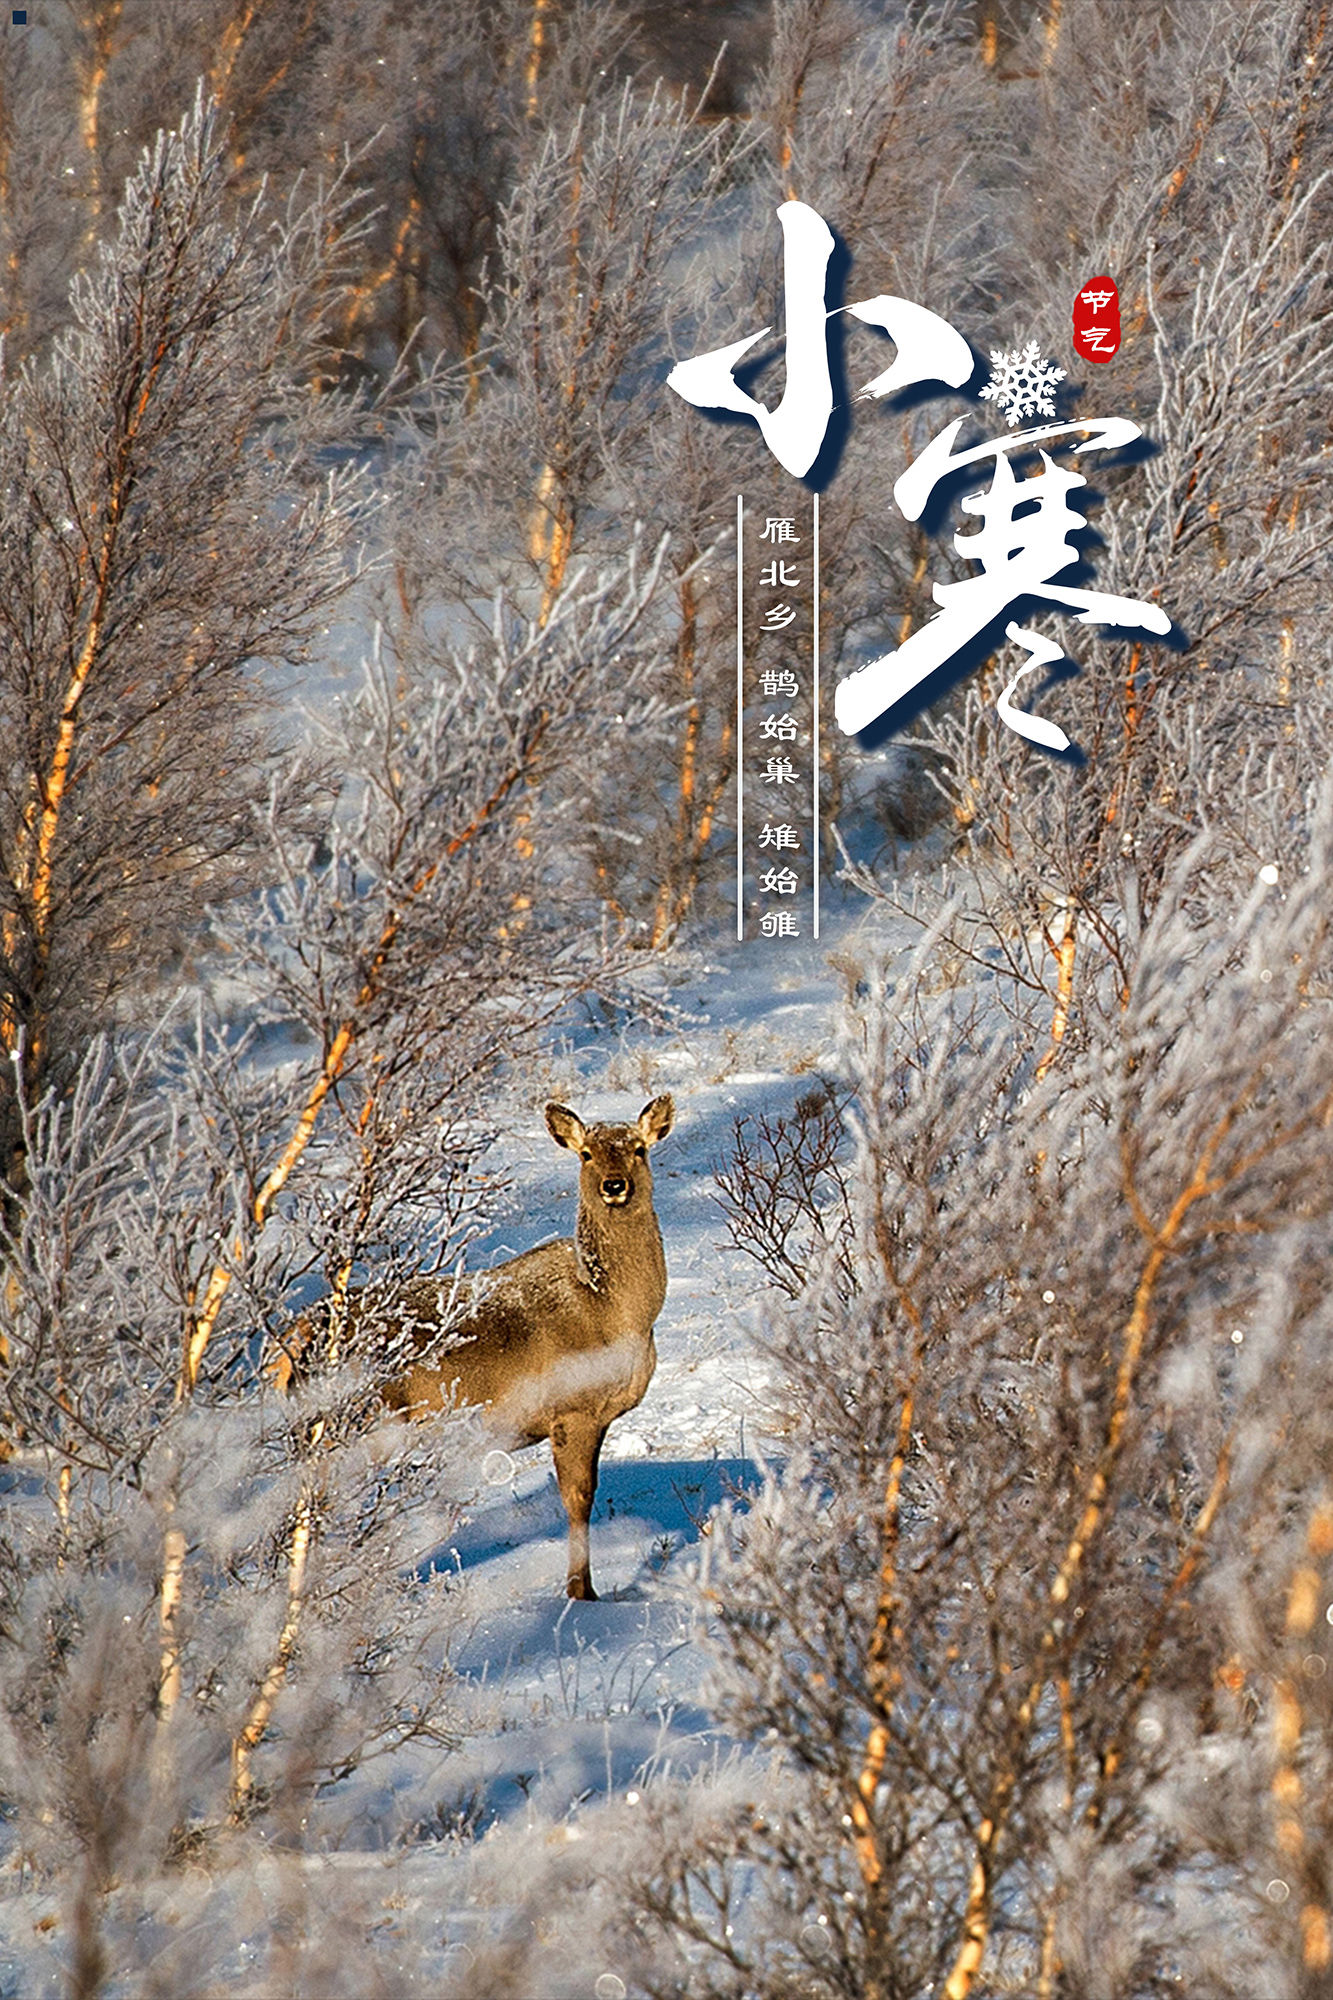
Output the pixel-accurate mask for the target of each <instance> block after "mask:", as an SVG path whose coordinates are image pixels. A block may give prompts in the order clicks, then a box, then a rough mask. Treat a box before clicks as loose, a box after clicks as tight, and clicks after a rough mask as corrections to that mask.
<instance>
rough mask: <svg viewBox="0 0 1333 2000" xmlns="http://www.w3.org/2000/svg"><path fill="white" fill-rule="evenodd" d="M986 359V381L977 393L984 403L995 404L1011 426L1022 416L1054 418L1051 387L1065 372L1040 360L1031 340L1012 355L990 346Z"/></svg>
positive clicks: (1004, 350)
mask: <svg viewBox="0 0 1333 2000" xmlns="http://www.w3.org/2000/svg"><path fill="white" fill-rule="evenodd" d="M990 358H991V371H990V381H989V382H988V383H987V384H986V386H985V388H984V389H983V390H982V392H981V393H982V396H983V397H984V398H985V399H986V400H987V401H988V402H994V403H998V404H999V406H1000V408H1001V409H1002V410H1003V411H1004V413H1005V416H1006V417H1007V418H1008V420H1009V423H1010V426H1011V427H1012V426H1013V425H1014V424H1016V423H1018V422H1019V420H1020V418H1022V417H1033V416H1041V417H1053V416H1054V415H1055V385H1056V383H1057V382H1063V381H1064V379H1065V371H1064V369H1063V368H1057V367H1056V366H1055V365H1054V363H1053V362H1050V361H1043V360H1042V358H1041V349H1040V348H1039V347H1038V345H1037V343H1036V341H1035V340H1030V341H1029V342H1028V344H1027V346H1026V347H1024V348H1022V349H1021V350H1020V349H1019V348H1017V347H1016V348H1015V349H1014V351H1013V353H1012V354H1010V353H1009V352H1008V351H1007V350H1006V349H1005V348H1003V347H993V348H992V349H991V356H990Z"/></svg>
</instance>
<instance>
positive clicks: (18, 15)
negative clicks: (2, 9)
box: [9, 7, 28, 28]
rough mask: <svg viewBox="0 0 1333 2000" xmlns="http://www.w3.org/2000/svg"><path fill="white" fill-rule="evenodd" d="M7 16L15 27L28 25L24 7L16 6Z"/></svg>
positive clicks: (26, 11)
mask: <svg viewBox="0 0 1333 2000" xmlns="http://www.w3.org/2000/svg"><path fill="white" fill-rule="evenodd" d="M9 18H10V20H11V21H12V22H13V24H14V26H15V27H16V28H26V27H27V25H28V10H27V8H26V7H16V8H15V9H14V11H13V13H12V14H11V15H10V17H9Z"/></svg>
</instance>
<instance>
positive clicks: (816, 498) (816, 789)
mask: <svg viewBox="0 0 1333 2000" xmlns="http://www.w3.org/2000/svg"><path fill="white" fill-rule="evenodd" d="M814 501H815V622H814V635H815V645H814V650H815V751H814V756H815V769H814V791H813V797H814V808H815V815H814V816H815V831H814V849H815V936H816V937H818V936H819V495H818V494H817V493H816V494H815V496H814Z"/></svg>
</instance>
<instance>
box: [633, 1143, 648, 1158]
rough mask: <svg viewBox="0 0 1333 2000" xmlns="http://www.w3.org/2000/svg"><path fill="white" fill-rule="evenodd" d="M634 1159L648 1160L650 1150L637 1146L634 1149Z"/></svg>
mask: <svg viewBox="0 0 1333 2000" xmlns="http://www.w3.org/2000/svg"><path fill="white" fill-rule="evenodd" d="M634 1157H635V1159H636V1160H646V1159H647V1157H648V1148H647V1147H646V1146H636V1147H635V1148H634Z"/></svg>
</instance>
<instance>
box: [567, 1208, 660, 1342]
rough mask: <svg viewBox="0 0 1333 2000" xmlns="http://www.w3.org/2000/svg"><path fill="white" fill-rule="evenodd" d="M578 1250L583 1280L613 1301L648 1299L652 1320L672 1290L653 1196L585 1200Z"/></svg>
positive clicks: (578, 1227)
mask: <svg viewBox="0 0 1333 2000" xmlns="http://www.w3.org/2000/svg"><path fill="white" fill-rule="evenodd" d="M574 1254H575V1259H576V1262H577V1268H578V1275H579V1278H580V1280H581V1282H582V1283H583V1284H585V1285H587V1286H588V1288H589V1290H590V1291H593V1292H596V1293H597V1294H598V1296H599V1297H601V1298H605V1299H607V1300H608V1301H611V1300H615V1301H616V1302H618V1303H623V1304H626V1305H632V1306H637V1305H639V1304H642V1306H643V1308H644V1313H645V1315H646V1320H647V1325H648V1326H651V1325H652V1322H653V1320H654V1319H656V1317H657V1315H658V1313H659V1312H660V1310H661V1306H662V1300H663V1298H664V1297H665V1294H666V1259H665V1257H664V1255H663V1252H662V1232H661V1230H660V1229H659V1228H658V1226H657V1216H656V1214H655V1213H654V1211H653V1205H652V1197H651V1195H649V1196H644V1195H642V1194H641V1193H639V1192H638V1191H636V1192H635V1194H634V1195H633V1196H632V1197H631V1199H630V1200H629V1201H627V1202H626V1203H625V1205H624V1207H623V1208H615V1209H608V1208H607V1206H606V1204H605V1202H603V1201H602V1199H601V1197H600V1196H597V1197H596V1198H595V1199H594V1200H593V1201H584V1202H580V1203H579V1215H578V1222H577V1224H576V1226H575V1233H574Z"/></svg>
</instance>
